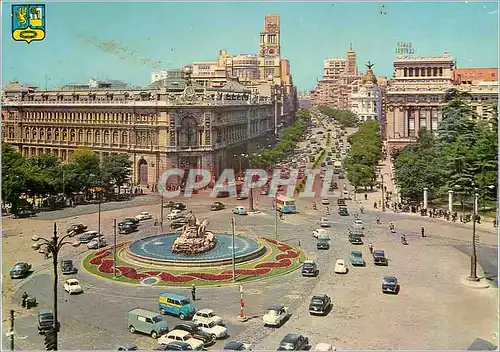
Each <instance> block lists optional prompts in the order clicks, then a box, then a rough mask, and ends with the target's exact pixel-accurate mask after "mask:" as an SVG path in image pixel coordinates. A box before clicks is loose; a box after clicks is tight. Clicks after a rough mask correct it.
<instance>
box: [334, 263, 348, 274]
mask: <svg viewBox="0 0 500 352" xmlns="http://www.w3.org/2000/svg"><path fill="white" fill-rule="evenodd" d="M335 274H347V266H346V264H345V260H344V259H337V261H336V262H335Z"/></svg>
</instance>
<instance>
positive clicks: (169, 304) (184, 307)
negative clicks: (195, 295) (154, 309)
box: [158, 293, 196, 320]
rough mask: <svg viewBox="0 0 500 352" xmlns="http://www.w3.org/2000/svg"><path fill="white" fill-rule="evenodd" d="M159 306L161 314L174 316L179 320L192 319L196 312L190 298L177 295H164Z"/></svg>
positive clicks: (159, 298)
mask: <svg viewBox="0 0 500 352" xmlns="http://www.w3.org/2000/svg"><path fill="white" fill-rule="evenodd" d="M158 305H159V309H160V313H161V314H164V315H165V314H172V315H176V316H178V317H179V319H181V320H184V319H190V318H192V317H193V315H194V313H195V312H196V310H195V309H194V305H193V303H191V300H189V299H188V298H186V297H184V296H181V295H176V294H175V293H162V294H160V296H159V297H158Z"/></svg>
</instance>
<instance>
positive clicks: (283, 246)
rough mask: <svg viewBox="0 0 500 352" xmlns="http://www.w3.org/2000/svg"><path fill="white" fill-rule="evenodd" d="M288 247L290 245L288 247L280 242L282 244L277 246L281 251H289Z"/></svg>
mask: <svg viewBox="0 0 500 352" xmlns="http://www.w3.org/2000/svg"><path fill="white" fill-rule="evenodd" d="M290 249H292V247H290V246H289V245H287V244H282V245H280V246H278V250H280V251H282V252H286V251H289V250H290Z"/></svg>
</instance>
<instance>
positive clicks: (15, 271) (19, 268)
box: [9, 262, 31, 279]
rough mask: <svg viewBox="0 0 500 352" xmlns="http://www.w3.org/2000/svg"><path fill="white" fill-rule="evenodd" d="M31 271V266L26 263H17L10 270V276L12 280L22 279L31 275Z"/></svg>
mask: <svg viewBox="0 0 500 352" xmlns="http://www.w3.org/2000/svg"><path fill="white" fill-rule="evenodd" d="M30 270H31V264H28V263H26V262H17V263H16V264H14V266H13V267H12V269H10V271H9V274H10V278H11V279H22V278H25V277H26V276H28V275H29V273H30Z"/></svg>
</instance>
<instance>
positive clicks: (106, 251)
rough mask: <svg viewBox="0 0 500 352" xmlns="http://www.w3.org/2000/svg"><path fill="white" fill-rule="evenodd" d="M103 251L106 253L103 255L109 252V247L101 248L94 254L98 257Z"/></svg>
mask: <svg viewBox="0 0 500 352" xmlns="http://www.w3.org/2000/svg"><path fill="white" fill-rule="evenodd" d="M104 253H106V254H105V255H108V254H111V252H110V250H109V249H101V250H100V251H97V252H95V253H94V255H95V256H96V257H98V256H101V255H103V254H104Z"/></svg>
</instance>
